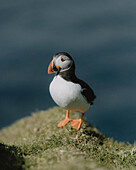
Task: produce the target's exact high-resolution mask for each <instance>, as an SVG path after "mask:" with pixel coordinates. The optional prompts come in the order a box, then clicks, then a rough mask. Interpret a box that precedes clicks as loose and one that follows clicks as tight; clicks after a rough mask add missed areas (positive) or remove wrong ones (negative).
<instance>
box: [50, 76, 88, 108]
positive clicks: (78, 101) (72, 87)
mask: <svg viewBox="0 0 136 170" xmlns="http://www.w3.org/2000/svg"><path fill="white" fill-rule="evenodd" d="M49 89H50V94H51V96H52V98H53V100H54V101H55V103H56V104H58V105H59V106H61V107H63V108H66V109H69V110H79V111H86V110H88V108H89V106H90V105H89V104H88V103H87V102H86V100H85V99H84V97H83V96H82V94H81V86H80V85H79V84H75V83H72V82H70V81H66V80H64V79H63V78H61V77H60V76H55V77H54V79H53V81H52V82H51V84H50V88H49Z"/></svg>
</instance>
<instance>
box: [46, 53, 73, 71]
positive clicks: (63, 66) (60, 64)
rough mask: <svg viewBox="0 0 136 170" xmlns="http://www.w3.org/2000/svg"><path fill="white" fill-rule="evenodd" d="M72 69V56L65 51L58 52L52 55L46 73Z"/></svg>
mask: <svg viewBox="0 0 136 170" xmlns="http://www.w3.org/2000/svg"><path fill="white" fill-rule="evenodd" d="M71 70H72V71H74V70H75V64H74V61H73V59H72V57H71V56H70V55H69V54H68V53H66V52H60V53H57V54H55V55H54V56H53V60H52V61H51V62H50V64H49V67H48V74H51V73H62V72H66V71H71Z"/></svg>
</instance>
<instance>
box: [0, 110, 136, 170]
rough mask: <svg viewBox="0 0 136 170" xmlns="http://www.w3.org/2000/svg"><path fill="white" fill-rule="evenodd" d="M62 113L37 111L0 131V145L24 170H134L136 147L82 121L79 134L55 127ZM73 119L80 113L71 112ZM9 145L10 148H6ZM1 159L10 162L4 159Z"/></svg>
mask: <svg viewBox="0 0 136 170" xmlns="http://www.w3.org/2000/svg"><path fill="white" fill-rule="evenodd" d="M64 112H65V111H64V110H63V109H61V108H58V107H55V108H52V109H50V110H48V111H38V112H36V113H34V114H32V116H30V117H26V118H24V119H22V120H20V121H18V122H16V123H14V124H13V125H11V126H10V127H8V128H5V129H3V130H1V132H0V142H1V143H4V145H6V146H8V147H10V150H12V147H13V150H14V149H15V150H16V151H15V153H16V154H14V155H19V157H17V159H16V158H15V159H14V160H13V162H16V164H17V165H18V164H19V165H20V164H21V165H22V166H21V168H23V169H33V170H34V169H36V170H42V169H43V170H44V169H64V170H66V169H136V146H135V144H134V145H131V144H129V143H128V144H125V143H118V142H116V141H114V140H113V139H110V138H108V137H106V136H104V135H103V134H102V133H100V132H99V131H98V130H97V129H96V128H95V127H92V126H90V125H89V124H88V123H87V122H86V121H83V123H82V127H81V129H80V130H79V131H77V130H74V129H72V128H71V126H70V123H69V124H68V125H66V126H65V127H64V128H57V127H56V125H57V123H59V121H61V120H62V119H64V118H65V113H64ZM71 117H72V118H78V117H79V114H78V113H75V112H72V113H71ZM9 145H10V146H9ZM4 160H5V161H7V162H9V160H7V158H6V157H4Z"/></svg>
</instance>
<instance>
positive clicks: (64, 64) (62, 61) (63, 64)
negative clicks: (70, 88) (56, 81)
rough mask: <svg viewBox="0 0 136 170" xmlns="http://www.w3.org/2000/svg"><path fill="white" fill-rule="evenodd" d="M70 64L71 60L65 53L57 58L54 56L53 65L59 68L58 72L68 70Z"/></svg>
mask: <svg viewBox="0 0 136 170" xmlns="http://www.w3.org/2000/svg"><path fill="white" fill-rule="evenodd" d="M72 64H73V61H72V60H71V59H70V58H69V57H67V56H65V55H60V56H58V57H57V58H56V57H55V65H56V66H59V67H60V68H61V70H60V72H63V71H66V70H69V69H70V68H71V66H72Z"/></svg>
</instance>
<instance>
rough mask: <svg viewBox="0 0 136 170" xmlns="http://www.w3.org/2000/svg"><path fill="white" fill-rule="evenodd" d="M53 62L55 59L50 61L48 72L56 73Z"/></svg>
mask: <svg viewBox="0 0 136 170" xmlns="http://www.w3.org/2000/svg"><path fill="white" fill-rule="evenodd" d="M52 63H53V60H52V61H51V62H50V64H49V67H48V74H51V73H54V71H53V69H52Z"/></svg>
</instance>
